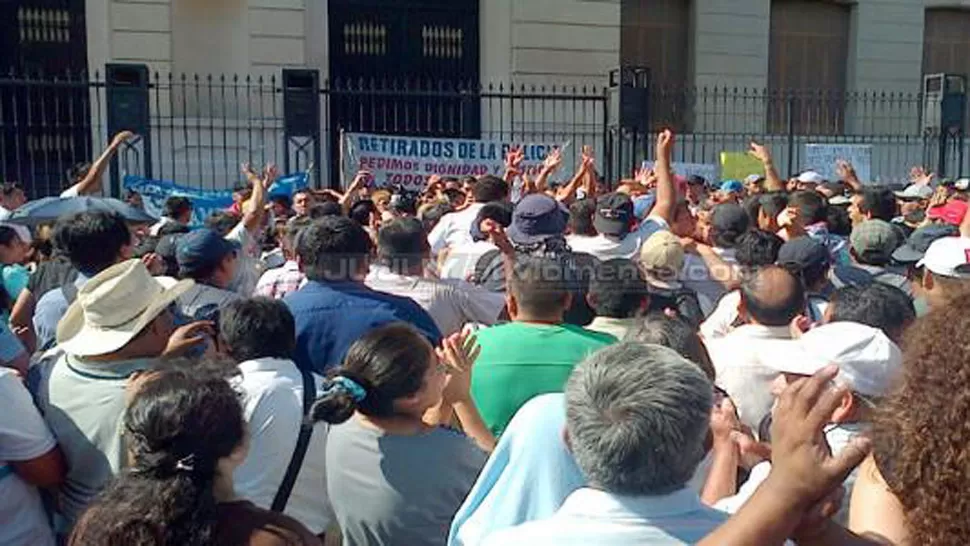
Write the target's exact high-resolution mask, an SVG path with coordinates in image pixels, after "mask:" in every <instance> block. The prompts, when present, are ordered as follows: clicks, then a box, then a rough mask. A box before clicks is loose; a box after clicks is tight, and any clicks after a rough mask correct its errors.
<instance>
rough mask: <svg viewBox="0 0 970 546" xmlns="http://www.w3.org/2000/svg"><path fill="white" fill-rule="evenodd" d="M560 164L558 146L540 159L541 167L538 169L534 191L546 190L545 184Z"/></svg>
mask: <svg viewBox="0 0 970 546" xmlns="http://www.w3.org/2000/svg"><path fill="white" fill-rule="evenodd" d="M561 164H562V150H560V149H559V148H553V149H552V151H551V152H549V154H548V155H547V156H546V158H545V159H544V160H543V161H542V168H541V169H539V176H537V177H536V191H537V192H544V191H546V186H547V185H548V182H549V177H550V176H552V173H554V172H556V169H558V168H559V165H561Z"/></svg>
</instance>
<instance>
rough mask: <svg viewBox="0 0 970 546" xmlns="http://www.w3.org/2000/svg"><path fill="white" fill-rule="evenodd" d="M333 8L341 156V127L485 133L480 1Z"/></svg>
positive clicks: (333, 107)
mask: <svg viewBox="0 0 970 546" xmlns="http://www.w3.org/2000/svg"><path fill="white" fill-rule="evenodd" d="M329 9H330V13H329V34H330V85H329V89H330V91H329V93H330V101H329V108H330V117H329V120H330V128H329V129H330V135H331V150H334V154H335V155H337V154H339V150H340V146H339V138H340V136H339V135H340V131H341V130H343V131H348V132H369V133H384V134H399V135H420V136H426V137H464V138H478V136H479V135H480V132H481V120H480V117H479V116H480V114H479V112H480V104H479V99H478V96H479V34H478V20H479V16H478V0H331V1H330V8H329ZM334 159H335V163H334V167H337V165H339V155H337V157H335V158H334ZM331 172H339V169H337V168H335V169H334V170H332V171H331Z"/></svg>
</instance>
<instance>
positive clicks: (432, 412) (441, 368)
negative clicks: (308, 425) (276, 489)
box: [311, 323, 495, 546]
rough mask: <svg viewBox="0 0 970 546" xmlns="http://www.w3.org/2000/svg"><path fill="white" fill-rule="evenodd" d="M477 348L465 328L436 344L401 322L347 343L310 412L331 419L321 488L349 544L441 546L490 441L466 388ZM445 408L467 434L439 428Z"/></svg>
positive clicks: (318, 418) (446, 416) (445, 415)
mask: <svg viewBox="0 0 970 546" xmlns="http://www.w3.org/2000/svg"><path fill="white" fill-rule="evenodd" d="M477 352H478V351H477V348H476V347H475V342H474V338H472V337H471V336H469V335H467V334H455V335H453V336H451V337H449V338H446V339H445V340H444V342H443V344H442V347H441V348H439V349H437V350H436V349H435V348H433V347H432V346H431V345H430V344H429V343H428V342H427V341H426V339H425V337H424V336H423V335H422V334H421V333H420V332H418V331H417V330H416V329H415V328H414V327H412V326H410V325H407V324H404V323H396V324H391V325H388V326H384V327H381V328H376V329H374V330H371V331H370V332H368V333H367V334H366V335H364V336H363V337H361V338H360V339H359V340H357V342H355V343H354V344H353V345H352V346H351V348H350V350H349V351H348V352H347V357H346V359H345V360H344V363H343V365H342V366H341V367H340V368H338V369H337V370H335V372H334V373H333V375H332V376H331V379H330V380H329V382H328V385H327V388H326V390H325V392H324V393H323V395H322V396H321V397H320V398H319V399H318V400H317V402H316V404H314V406H313V409H312V410H311V417H312V418H313V419H314V420H316V421H326V422H328V423H331V424H332V425H337V426H333V427H331V428H330V433H329V436H328V437H327V461H326V463H327V464H326V468H327V490H328V492H329V495H330V500H331V503H332V504H333V508H334V512H335V513H336V515H337V521H338V522H339V523H340V529H341V531H342V533H343V538H344V544H345V545H346V546H379V545H388V544H402V545H403V544H406V545H408V546H426V545H428V546H439V545H440V546H443V545H444V544H445V541H446V540H447V537H448V528H449V525H450V523H451V520H452V518H453V517H454V515H455V512H457V511H458V507H459V506H460V505H461V503H462V501H463V500H464V499H465V496H466V495H467V494H468V491H469V490H471V487H472V485H473V484H474V483H475V478H476V477H477V476H478V472H479V471H480V470H481V468H482V466H484V464H485V460H486V458H487V451H488V450H491V449H492V447H494V444H495V438H494V437H493V436H492V435H491V433H490V432H489V431H488V429H487V428H486V427H485V424H484V423H483V422H482V419H481V416H480V415H479V414H478V410H477V409H476V408H475V404H474V402H472V399H471V396H470V395H469V392H468V391H469V382H470V377H471V367H472V363H473V362H474V360H475V357H476V356H477ZM452 414H454V415H456V416H457V417H458V420H459V421H460V422H461V424H462V427H463V429H464V431H465V433H466V434H468V437H466V436H465V434H462V433H459V432H457V431H454V430H452V429H450V428H445V427H442V426H440V422H441V421H442V420H445V421H447V420H450V417H451V415H452ZM469 437H471V438H472V439H474V441H472V440H471V439H469ZM476 444H477V445H476Z"/></svg>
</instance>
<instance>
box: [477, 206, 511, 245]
mask: <svg viewBox="0 0 970 546" xmlns="http://www.w3.org/2000/svg"><path fill="white" fill-rule="evenodd" d="M483 220H493V221H495V222H496V223H497V224H498V225H500V226H502V227H504V228H507V227H509V224H511V223H512V204H511V203H509V202H506V201H492V202H490V203H485V205H483V206H482V208H481V209H480V210H479V211H478V215H477V216H475V221H474V222H473V223H472V228H471V235H472V240H473V241H476V242H478V241H484V240H486V239H488V235H485V234H484V233H482V221H483Z"/></svg>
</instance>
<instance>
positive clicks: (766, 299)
mask: <svg viewBox="0 0 970 546" xmlns="http://www.w3.org/2000/svg"><path fill="white" fill-rule="evenodd" d="M741 304H742V305H743V307H744V311H745V313H746V315H747V317H748V320H750V321H751V322H755V323H757V324H761V325H764V326H787V325H788V324H789V323H791V321H792V319H794V318H795V317H796V316H798V315H799V313H802V312H803V311H804V310H805V289H804V288H803V287H802V282H801V281H800V280H799V279H798V278H797V277H795V276H794V275H792V274H791V273H789V272H788V270H786V269H785V268H783V267H779V266H776V265H772V266H768V267H762V268H758V269H756V270H754V271H752V272H751V273H750V274H749V275H747V276H746V277H745V279H744V281H743V282H742V283H741Z"/></svg>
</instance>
